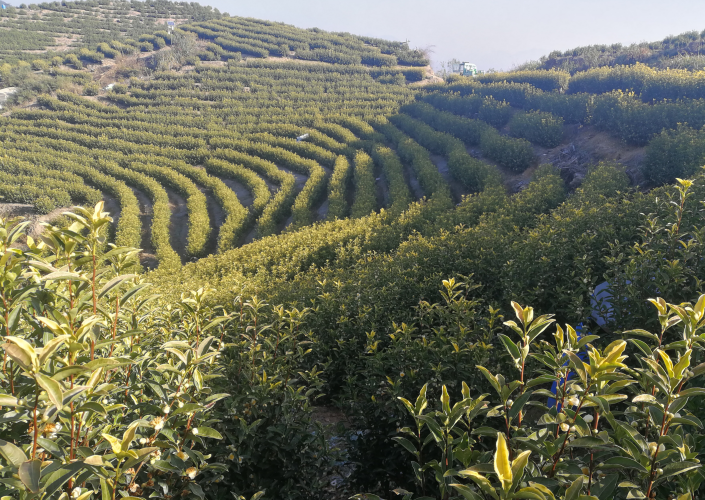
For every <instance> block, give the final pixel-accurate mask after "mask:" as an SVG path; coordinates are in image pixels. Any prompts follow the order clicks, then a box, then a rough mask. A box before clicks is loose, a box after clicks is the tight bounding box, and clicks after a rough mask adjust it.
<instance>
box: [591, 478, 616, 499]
mask: <svg viewBox="0 0 705 500" xmlns="http://www.w3.org/2000/svg"><path fill="white" fill-rule="evenodd" d="M617 481H619V474H610V475H608V476H605V477H604V478H603V479H601V480H600V482H599V483H597V484H596V485H595V487H594V488H593V489H592V491H591V493H592V494H593V495H596V496H597V498H598V499H599V500H611V499H612V494H613V493H614V491H615V490H616V489H617Z"/></svg>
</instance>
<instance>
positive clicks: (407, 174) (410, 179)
mask: <svg viewBox="0 0 705 500" xmlns="http://www.w3.org/2000/svg"><path fill="white" fill-rule="evenodd" d="M402 172H403V174H404V179H405V180H406V184H407V185H408V186H409V189H410V190H411V196H413V197H414V198H415V199H417V200H420V199H421V198H423V196H424V194H423V189H421V184H419V179H418V178H417V177H416V173H414V171H413V170H412V169H411V167H409V166H408V165H404V169H403V171H402Z"/></svg>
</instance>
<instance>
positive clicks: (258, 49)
mask: <svg viewBox="0 0 705 500" xmlns="http://www.w3.org/2000/svg"><path fill="white" fill-rule="evenodd" d="M69 5H73V7H71V8H74V9H78V8H90V5H89V4H87V5H83V4H80V3H78V4H75V5H74V4H69ZM110 5H111V6H112V7H111V8H115V9H117V8H120V9H124V8H126V7H125V6H122V7H120V5H122V4H119V5H118V4H115V5H114V6H113V4H110ZM160 5H161V4H160ZM61 8H63V7H61ZM143 8H146V7H144V6H143ZM155 9H157V11H158V12H161V11H160V10H159V9H162V10H164V9H166V10H169V8H168V4H164V5H162V6H161V7H158V6H157V7H155ZM157 11H155V12H157ZM169 12H171V11H169ZM199 12H200V14H199ZM186 14H187V12H186V11H184V12H183V15H186ZM155 15H157V14H155ZM159 15H161V14H159ZM190 15H191V16H192V17H193V16H196V15H206V14H205V11H203V12H201V11H198V12H191V13H190ZM213 15H214V16H216V17H217V18H214V19H211V20H207V21H198V22H193V23H186V24H181V25H179V26H178V28H177V29H176V31H175V33H174V34H173V35H170V34H167V33H166V32H163V31H161V32H159V31H157V32H155V34H153V35H145V36H144V37H141V38H142V39H143V40H144V41H142V42H140V43H142V44H148V45H149V47H147V51H148V52H147V53H146V54H145V56H140V55H138V54H133V55H130V54H122V55H121V54H119V53H115V52H116V51H115V50H113V52H111V51H110V50H108V49H110V48H111V47H117V46H118V45H116V44H115V43H113V44H112V45H110V44H108V45H106V42H101V43H100V44H99V45H98V47H96V50H95V52H96V53H101V54H103V55H105V56H107V58H105V59H103V60H102V61H99V62H97V63H96V64H97V65H96V66H95V67H93V68H92V70H91V71H89V70H86V69H82V70H79V69H76V67H74V68H73V69H72V68H70V67H69V66H66V65H65V64H64V63H65V62H66V61H62V62H61V63H60V64H59V65H58V66H56V67H55V68H54V69H50V70H47V75H46V78H49V79H51V81H52V82H62V81H63V82H64V85H63V88H57V89H56V91H55V92H53V93H52V94H49V95H41V96H40V97H39V98H38V100H36V102H34V104H31V105H30V106H26V105H25V106H24V108H18V109H15V110H14V111H12V112H11V113H6V115H5V117H4V118H3V119H2V121H1V122H0V131H1V132H2V135H1V136H0V140H1V141H2V145H3V154H4V155H5V156H4V157H3V159H2V165H3V167H2V168H3V172H5V178H4V180H3V185H2V191H3V195H4V197H5V200H6V202H10V203H29V204H31V205H34V206H35V208H36V209H37V210H39V211H41V212H44V213H47V212H51V211H52V210H54V209H56V208H58V207H61V206H66V205H69V204H70V203H79V204H86V203H94V202H95V201H96V200H97V199H100V198H101V197H102V198H103V199H105V200H106V201H107V202H109V203H110V204H111V206H115V207H118V212H119V213H118V217H116V221H117V222H116V224H115V228H114V240H115V242H116V243H119V244H125V245H132V246H137V247H140V248H142V249H143V250H144V252H143V256H142V261H143V264H144V265H145V266H147V267H155V266H157V265H159V266H160V268H161V269H166V270H171V271H173V270H174V269H177V268H180V266H181V264H182V263H184V262H187V261H190V260H194V259H198V258H201V257H204V256H206V255H209V254H213V253H224V252H227V251H229V250H231V249H233V248H236V247H239V246H242V245H243V244H245V243H250V242H252V241H254V240H256V239H261V238H263V237H266V236H270V235H274V234H277V233H281V232H285V233H287V234H290V233H292V232H294V231H296V230H298V229H301V228H303V227H305V226H308V225H311V224H313V223H317V222H322V221H326V220H333V219H336V218H339V219H342V218H346V217H348V216H352V217H353V218H360V217H364V216H366V215H368V214H370V213H371V212H378V211H379V210H380V209H382V208H386V209H388V210H387V212H389V213H391V214H393V217H396V216H397V215H398V214H401V213H403V212H404V211H405V209H406V208H407V206H408V205H409V203H410V202H412V201H414V200H417V199H419V198H421V197H424V196H425V197H427V198H429V199H432V200H438V203H439V204H440V206H451V205H452V204H458V203H461V202H462V199H463V196H465V195H467V194H470V193H478V192H482V191H485V190H487V189H492V188H493V187H494V186H499V185H501V184H502V183H509V184H511V185H518V186H521V183H522V182H525V180H527V179H528V178H529V174H530V172H532V171H533V168H534V167H535V166H536V165H538V164H539V163H540V162H542V161H546V159H544V158H542V156H546V153H544V151H550V150H551V149H555V148H560V147H561V146H562V145H563V146H564V145H565V144H566V141H569V140H571V137H570V133H569V130H568V128H569V127H570V126H571V124H578V126H579V127H580V126H588V125H589V126H591V127H596V128H598V129H601V130H604V131H605V132H607V133H608V134H612V135H613V136H615V137H616V138H618V139H621V140H624V141H626V142H629V143H633V144H634V145H635V147H643V146H644V145H646V144H647V143H648V142H649V141H650V140H651V138H652V137H654V136H655V135H656V134H658V133H660V132H661V131H662V130H664V129H665V130H675V129H677V127H678V124H683V123H688V124H690V125H692V126H693V127H695V128H696V129H697V128H699V127H700V126H702V125H703V123H702V120H703V116H705V113H703V112H702V109H703V104H702V100H701V99H702V97H703V96H701V95H700V94H699V93H698V92H699V90H698V89H700V87H701V86H700V84H699V83H698V82H700V79H701V78H702V77H701V75H700V74H698V73H687V72H680V73H679V72H677V71H661V72H659V71H654V70H651V69H648V68H646V69H644V68H643V67H639V66H636V67H625V68H621V67H618V68H613V69H600V70H594V71H592V72H586V73H579V74H576V75H574V76H572V77H571V75H569V74H567V73H561V72H555V71H550V72H546V71H525V72H515V73H509V74H498V75H491V76H486V77H483V78H480V79H476V80H472V79H467V80H463V79H460V80H455V81H453V82H452V83H449V84H441V85H438V84H436V85H427V86H425V87H422V88H421V89H418V90H417V89H415V88H414V87H413V86H412V85H413V83H415V82H416V81H419V80H421V79H423V78H424V71H425V70H424V69H423V68H415V67H413V66H401V65H400V64H402V63H403V64H410V65H415V64H423V63H425V61H422V60H421V59H420V57H421V56H420V55H419V54H418V53H415V52H414V51H409V50H407V49H406V48H405V46H403V45H400V44H394V43H389V42H382V41H379V40H372V39H364V38H360V37H354V36H351V35H345V34H332V33H325V32H321V31H319V30H297V29H295V28H292V27H289V26H285V25H281V24H276V23H268V22H263V21H257V20H252V19H243V18H230V17H221V16H219V14H217V13H214V14H213ZM111 43H112V42H111ZM118 43H123V42H118ZM123 45H124V43H123ZM285 46H286V49H285V48H284V47H285ZM106 47H107V48H106ZM86 50H89V49H86ZM101 50H102V51H103V52H101ZM73 55H74V57H78V56H77V55H76V54H73ZM79 55H80V54H79ZM66 57H68V56H66ZM79 61H80V59H79ZM8 68H9V69H8ZM27 71H29V70H28V69H27V66H26V65H24V64H23V63H22V62H19V63H16V64H15V65H10V64H6V73H5V76H4V77H3V79H4V81H5V80H7V81H9V80H12V79H13V78H14V79H18V78H21V77H22V75H23V72H24V73H26V72H27ZM130 75H133V76H131V77H130ZM65 82H69V84H68V85H65ZM97 82H100V86H97ZM107 82H112V85H110V86H109V87H108V88H106V89H103V90H101V88H100V87H102V86H103V85H105V84H106V83H107ZM625 82H626V83H625ZM57 85H58V86H59V87H61V85H59V84H57ZM635 88H636V89H637V90H640V94H639V95H637V96H634V95H628V94H623V93H619V92H620V91H623V90H630V89H635ZM615 92H616V93H615ZM79 93H83V94H85V95H84V96H78V95H77V94H79ZM639 97H641V99H640V98H639ZM663 97H670V98H676V99H677V100H676V101H673V102H656V103H651V102H648V100H649V99H658V98H663ZM680 98H684V99H686V100H682V99H680ZM644 101H647V102H644ZM30 102H32V101H30ZM387 117H388V118H387ZM684 133H686V132H684V131H683V130H680V132H678V133H677V134H681V135H678V137H681V136H682V134H684ZM297 137H299V138H301V139H300V140H299V139H297ZM677 140H678V139H677V138H676V137H675V136H673V134H670V133H665V135H662V136H659V141H661V143H664V145H663V146H662V147H659V148H656V147H654V148H652V149H651V150H649V154H648V155H647V159H646V168H645V169H644V171H645V172H646V176H647V178H648V180H650V181H653V182H663V181H666V180H669V179H671V178H673V176H675V175H676V174H675V173H668V174H664V173H663V171H662V170H663V169H661V171H660V170H659V168H658V167H656V166H655V162H656V161H661V160H656V159H655V158H657V157H658V155H659V154H660V151H662V149H663V147H667V144H666V143H668V144H671V143H672V142H674V141H677ZM661 143H659V144H661ZM549 158H552V156H550V155H549ZM606 159H619V158H606ZM693 161H694V160H693ZM691 163H692V161H691ZM678 168H681V167H678ZM687 168H691V167H687ZM666 170H667V171H668V172H670V170H669V169H666ZM584 173H585V172H584V171H582V172H577V177H578V180H579V178H580V177H581V176H584ZM638 174H640V173H638ZM568 177H569V178H567V181H568V182H571V181H572V180H574V179H573V178H574V177H576V172H572V173H569V175H568ZM634 178H635V180H638V179H639V175H636V174H635V177H634ZM522 179H523V180H522ZM517 182H518V183H519V184H516V183H517ZM512 183H513V184H512ZM384 217H389V215H385V216H384ZM385 220H386V219H385ZM386 223H388V221H387V222H385V224H386ZM346 224H354V222H350V223H346ZM321 231H325V230H321ZM353 234H357V233H355V232H353V233H350V234H348V236H346V238H350V237H353V236H352V235H353ZM268 241H269V240H268ZM336 241H337V243H335V244H336V245H339V244H342V240H341V241H338V240H336ZM266 244H267V245H270V244H272V243H271V242H269V243H266ZM228 258H230V257H228ZM314 260H316V259H314ZM171 271H167V273H171ZM187 273H188V271H187Z"/></svg>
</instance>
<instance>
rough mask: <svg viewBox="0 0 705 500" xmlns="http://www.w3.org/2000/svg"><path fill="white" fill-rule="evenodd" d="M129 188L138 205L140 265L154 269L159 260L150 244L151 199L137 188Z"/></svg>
mask: <svg viewBox="0 0 705 500" xmlns="http://www.w3.org/2000/svg"><path fill="white" fill-rule="evenodd" d="M130 189H132V192H133V193H134V194H135V196H136V197H137V202H138V203H139V205H140V223H141V224H142V242H141V244H140V246H141V247H142V252H140V264H142V267H144V268H145V269H154V268H156V267H157V266H158V265H159V260H158V259H157V255H156V252H155V250H154V245H153V244H152V217H153V216H154V211H153V210H152V200H150V199H149V197H148V196H147V195H146V194H145V193H143V192H142V191H140V190H139V189H135V188H133V187H130Z"/></svg>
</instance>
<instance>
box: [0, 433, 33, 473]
mask: <svg viewBox="0 0 705 500" xmlns="http://www.w3.org/2000/svg"><path fill="white" fill-rule="evenodd" d="M0 453H2V456H3V457H5V460H7V461H8V462H10V463H11V464H12V465H14V466H15V467H19V466H20V465H22V464H23V463H24V462H26V461H27V455H25V454H24V451H22V450H21V449H20V448H18V447H17V446H15V445H14V444H12V443H8V442H7V441H3V440H2V439H0Z"/></svg>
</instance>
